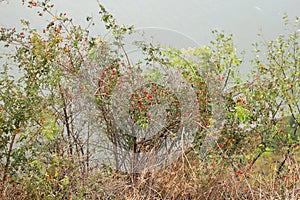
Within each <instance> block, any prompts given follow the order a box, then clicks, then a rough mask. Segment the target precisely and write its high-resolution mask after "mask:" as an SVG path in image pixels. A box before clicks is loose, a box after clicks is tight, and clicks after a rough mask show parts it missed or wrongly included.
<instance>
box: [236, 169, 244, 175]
mask: <svg viewBox="0 0 300 200" xmlns="http://www.w3.org/2000/svg"><path fill="white" fill-rule="evenodd" d="M236 172H237V173H238V174H239V175H242V174H244V172H243V171H242V170H237V171H236Z"/></svg>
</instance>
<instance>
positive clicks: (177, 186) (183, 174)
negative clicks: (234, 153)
mask: <svg viewBox="0 0 300 200" xmlns="http://www.w3.org/2000/svg"><path fill="white" fill-rule="evenodd" d="M260 159H262V160H259V161H258V162H256V164H255V165H254V166H253V167H252V168H251V169H250V168H247V166H245V168H243V169H244V170H243V171H242V173H241V172H240V173H237V171H236V169H235V168H234V167H232V165H231V164H230V163H228V162H226V160H225V159H224V160H222V159H216V158H215V159H207V160H205V161H200V159H197V156H195V155H192V153H191V154H189V155H183V156H182V157H180V158H179V159H178V160H177V162H174V163H172V164H171V165H169V166H167V167H165V168H163V169H160V170H157V171H152V172H144V173H140V174H126V173H120V172H106V171H103V170H99V169H97V170H93V171H90V172H89V173H88V174H83V173H78V172H76V170H74V169H67V170H68V171H66V172H65V173H68V175H69V177H70V182H69V184H68V185H67V186H66V188H61V187H60V186H59V184H58V183H59V181H58V182H57V181H55V180H52V179H49V180H48V182H47V184H46V186H44V188H43V187H40V188H37V190H40V191H39V193H38V192H35V195H33V192H34V191H32V190H28V189H29V187H28V184H30V183H29V181H30V179H26V180H25V179H24V182H23V183H22V182H21V183H14V182H11V183H9V182H8V183H7V185H6V187H5V191H4V193H3V196H2V198H3V199H73V200H74V199H103V200H104V199H105V200H106V199H128V200H129V199H130V200H131V199H135V200H147V199H149V200H150V199H151V200H153V199H170V200H171V199H179V200H180V199H289V200H290V199H291V200H294V199H300V184H299V183H300V166H299V162H298V161H297V162H295V160H296V159H295V157H290V158H289V159H287V162H286V165H285V168H284V170H283V171H282V173H281V174H280V176H277V173H276V170H273V169H272V166H273V165H272V162H274V161H272V159H267V158H266V157H261V158H260ZM263 166H264V167H263ZM267 169H268V170H267ZM72 170H73V171H72ZM47 190H48V191H47ZM55 192H56V193H55ZM46 193H47V195H46ZM60 193H61V194H63V195H61V196H58V195H59V194H60ZM39 195H40V196H39Z"/></svg>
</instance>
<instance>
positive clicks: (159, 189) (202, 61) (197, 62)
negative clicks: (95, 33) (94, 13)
mask: <svg viewBox="0 0 300 200" xmlns="http://www.w3.org/2000/svg"><path fill="white" fill-rule="evenodd" d="M23 4H24V5H26V6H28V7H29V8H34V9H36V10H37V15H38V16H39V17H44V15H48V16H50V17H51V20H50V21H49V22H48V23H47V24H46V25H45V27H44V28H43V29H42V30H38V29H35V28H32V26H31V25H30V22H29V21H26V20H21V22H22V24H23V29H22V30H21V31H18V30H16V29H15V28H4V27H3V28H0V41H1V42H4V47H9V46H13V47H15V51H14V52H13V53H12V54H10V55H6V56H4V58H5V59H6V60H5V63H4V64H3V66H2V69H1V75H0V142H1V145H0V161H1V162H0V172H1V179H0V181H1V185H0V191H1V195H2V198H4V199H108V198H110V199H121V198H127V199H133V198H136V199H138V198H140V199H192V198H193V199H195V198H216V199H224V198H237V199H240V198H247V199H248V198H250V199H254V198H256V197H257V198H259V197H260V198H268V197H270V196H274V198H298V197H299V195H298V196H297V193H299V185H297V181H299V179H300V177H299V159H298V158H297V157H298V156H299V142H300V141H299V140H300V104H299V99H300V81H299V77H300V70H299V62H300V59H299V58H300V51H299V50H300V47H299V34H300V33H299V30H300V29H299V26H300V24H299V20H298V18H296V21H295V23H294V24H292V23H291V22H289V21H288V17H287V16H284V18H283V20H284V22H285V24H286V28H287V29H286V31H287V33H286V34H282V35H279V36H278V38H277V39H276V40H271V41H266V40H264V38H263V37H262V35H260V36H261V38H262V39H261V42H260V43H255V44H254V48H255V49H254V54H255V56H254V59H253V61H252V68H253V71H252V72H251V73H250V74H249V79H248V80H246V81H245V80H243V79H241V78H239V76H240V75H239V68H240V66H241V64H242V59H241V58H240V57H242V55H243V54H242V53H239V52H238V51H237V50H236V47H235V45H234V43H233V36H232V35H231V34H229V35H226V34H225V33H224V32H223V31H216V30H214V31H212V34H213V35H214V36H215V39H214V41H211V43H210V44H208V45H207V46H203V47H197V48H193V49H186V50H179V49H175V48H172V47H162V46H155V45H153V44H148V43H147V42H146V41H142V42H137V47H138V48H140V49H141V51H142V52H143V56H144V58H143V60H141V61H139V62H137V63H132V61H131V60H130V57H129V55H128V54H127V52H126V51H125V44H124V41H123V40H124V38H125V36H126V35H127V34H131V33H133V32H134V28H133V26H120V25H119V24H118V23H117V21H116V19H115V18H114V17H113V16H112V15H111V14H110V13H109V12H108V11H107V10H106V9H105V8H104V6H103V5H101V4H99V13H100V16H101V19H102V21H103V24H104V26H105V27H106V28H107V29H108V30H109V31H111V33H112V38H111V40H104V38H101V37H99V38H95V37H92V36H90V35H89V28H90V26H91V25H93V19H92V18H91V17H87V27H86V28H83V27H82V26H79V25H76V24H74V23H73V20H72V18H69V17H68V16H67V15H66V14H65V13H59V14H55V13H56V12H55V10H54V8H55V5H54V4H52V3H51V2H50V1H49V0H44V1H25V0H23ZM291 24H292V25H291ZM153 63H158V64H159V66H160V67H161V68H162V69H168V70H170V71H172V70H174V72H176V73H175V74H177V76H176V78H178V80H177V82H176V81H175V82H173V83H171V84H170V87H166V86H165V85H163V84H161V83H162V82H163V81H166V82H168V81H169V80H168V79H164V77H165V76H166V74H164V72H163V70H159V69H157V68H155V67H153ZM142 64H145V65H146V66H147V69H142ZM12 68H14V69H15V68H18V70H19V71H20V76H14V75H11V73H10V70H11V69H12ZM128 77H133V78H132V79H129V78H128ZM126 81H127V82H128V83H130V84H132V85H139V84H140V85H141V83H143V84H144V85H143V87H135V89H132V90H130V87H127V86H128V85H126V84H124V85H123V86H119V85H118V84H119V83H120V82H121V83H123V82H126ZM180 81H181V82H184V83H185V84H189V85H191V88H192V90H191V91H187V90H186V91H182V90H180V89H178V90H176V91H180V92H181V93H185V92H186V95H185V96H184V95H182V94H181V95H182V96H184V97H185V98H186V99H188V98H191V97H194V96H188V95H187V94H190V93H188V92H191V93H192V94H194V95H195V98H194V99H193V101H192V103H195V105H197V107H196V109H195V110H194V111H193V112H195V113H196V114H195V115H193V116H192V117H193V122H194V125H195V126H197V129H196V130H197V131H195V132H193V142H192V143H193V144H192V145H193V146H192V147H190V148H189V149H187V150H186V151H183V152H181V155H182V156H181V158H179V159H178V160H176V161H174V163H172V164H171V165H169V166H165V167H164V168H162V169H161V170H158V171H150V172H146V171H145V172H140V173H138V174H132V173H127V172H126V173H122V172H120V171H119V169H122V168H121V167H120V166H121V165H122V163H121V162H120V160H118V159H115V161H114V162H115V163H113V164H111V165H107V164H106V163H104V164H102V163H100V164H99V163H97V162H98V160H97V156H99V151H100V149H101V148H99V146H105V147H107V148H108V147H110V146H108V144H107V143H109V142H111V143H113V147H112V148H115V147H120V146H121V148H120V149H121V150H118V151H113V153H115V154H114V155H113V156H115V158H117V157H118V155H119V154H121V153H122V152H124V151H133V153H141V152H142V153H147V152H151V151H152V150H153V149H155V150H156V149H159V148H161V146H162V145H163V142H164V141H166V140H167V139H166V138H169V140H170V141H172V140H173V139H174V138H176V137H178V136H179V135H181V133H182V130H181V129H180V124H181V123H182V121H184V122H186V121H185V119H187V118H188V117H187V114H186V113H189V112H191V113H192V114H194V113H193V112H192V110H184V109H181V108H180V106H182V105H181V104H180V103H181V102H182V96H180V95H177V94H175V92H174V91H173V90H172V86H173V87H174V84H175V88H176V87H177V88H181V85H177V83H179V82H180ZM172 84H173V85H172ZM132 85H129V86H132ZM140 85H139V86H140ZM182 88H184V87H182ZM126 89H127V90H126ZM116 91H118V92H116ZM125 94H130V95H131V97H130V102H129V104H128V105H127V104H123V105H122V104H121V102H122V100H124V99H125V98H123V97H125ZM116 102H117V106H116ZM159 105H161V106H165V105H167V106H165V107H164V109H163V112H165V113H166V116H163V117H161V118H159V120H160V121H162V122H165V123H166V125H165V126H163V127H162V128H161V129H160V128H159V127H158V130H156V129H155V131H154V132H155V133H156V134H154V136H153V137H152V138H150V139H148V138H143V137H144V136H139V137H138V136H136V135H133V134H130V132H128V131H127V130H129V129H126V128H124V129H120V128H119V127H118V123H119V121H122V120H124V118H121V117H119V118H118V116H120V115H117V114H116V113H117V112H115V111H120V110H118V109H119V107H122V106H123V107H122V108H125V109H127V110H128V113H127V114H128V115H125V117H127V119H125V122H126V123H127V121H126V120H128V126H129V128H137V127H138V128H140V129H141V130H147V129H149V127H150V125H151V124H153V119H152V118H153V117H152V116H151V114H153V113H155V112H156V111H155V112H154V111H152V113H151V112H150V111H151V109H152V108H153V107H155V106H157V107H159ZM116 107H117V108H116ZM152 110H153V109H152ZM159 112H160V111H157V112H156V113H155V114H156V115H158V114H161V113H159ZM157 113H158V114H157ZM151 120H152V121H151ZM159 120H157V121H159ZM126 131H127V132H126ZM151 131H152V130H151ZM180 131H181V132H180ZM107 138H108V140H107ZM100 154H101V153H100ZM101 155H102V154H101ZM94 160H96V161H94ZM265 162H266V163H265ZM101 164H102V165H101ZM131 164H132V163H131ZM134 164H135V163H133V164H132V165H134ZM266 165H268V166H271V167H269V168H268V169H266V167H265V166H266ZM271 168H272V169H271ZM131 172H132V171H131ZM269 182H272V183H269ZM217 183H218V184H217ZM118 184H120V185H121V186H124V189H120V187H117V186H116V185H118ZM262 184H264V185H263V189H264V190H265V192H261V187H262ZM272 188H274V190H275V189H276V190H278V192H277V193H276V192H274V190H272Z"/></svg>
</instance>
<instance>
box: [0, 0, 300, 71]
mask: <svg viewBox="0 0 300 200" xmlns="http://www.w3.org/2000/svg"><path fill="white" fill-rule="evenodd" d="M0 1H1V0H0ZM52 2H53V3H54V4H55V7H54V8H55V9H56V10H58V12H66V13H67V14H68V15H69V16H71V17H73V19H74V20H75V23H76V22H77V23H82V24H85V19H86V16H93V17H94V19H95V21H96V23H97V22H100V20H99V15H98V3H97V1H96V0H54V1H52ZM100 2H101V3H102V4H103V5H104V6H105V7H106V9H107V10H108V11H109V12H111V13H112V14H113V15H114V16H115V17H116V18H117V20H118V22H119V23H121V24H129V25H135V27H136V28H149V27H151V28H159V29H167V30H174V31H177V32H179V33H181V34H183V35H185V36H186V37H187V38H190V39H191V40H194V41H195V42H196V43H198V44H200V45H205V44H207V45H208V44H209V41H210V40H211V39H212V35H211V30H212V29H219V30H225V32H227V33H233V34H234V41H235V43H236V44H237V48H238V50H246V51H247V52H249V51H250V50H251V49H252V47H251V44H252V43H253V42H256V41H258V37H257V33H259V30H260V29H261V30H262V33H263V34H264V36H265V38H267V39H271V38H274V37H276V36H277V35H278V34H280V33H281V32H283V23H282V16H283V15H284V14H285V13H286V14H288V15H289V17H290V18H291V20H293V18H294V16H299V15H300V1H299V0H186V1H182V0H101V1H100ZM21 18H24V19H27V20H30V21H31V23H32V27H34V26H36V27H42V25H45V22H44V21H45V20H46V19H45V17H43V18H41V17H38V16H37V14H36V13H35V11H33V10H31V9H28V8H27V7H26V6H22V5H21V0H8V2H7V1H2V2H0V27H2V26H4V27H17V28H20V27H21V26H20V22H19V21H20V19H21ZM92 33H93V34H95V35H102V34H104V33H105V31H104V28H103V26H99V25H98V26H95V27H93V28H92ZM159 37H161V38H159V39H160V40H164V39H167V37H166V38H164V37H165V36H159ZM173 42H174V43H178V42H180V41H179V40H177V41H173ZM0 50H1V49H0ZM248 57H249V55H248V56H246V59H247V58H248ZM249 65H250V63H249V62H245V64H244V65H243V68H244V69H250V68H251V66H249Z"/></svg>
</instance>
